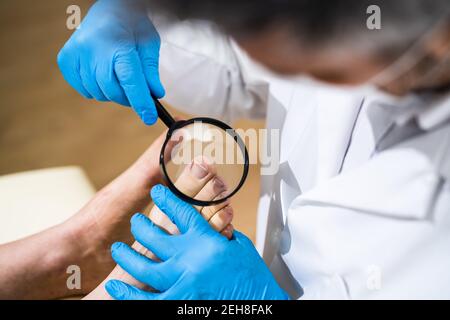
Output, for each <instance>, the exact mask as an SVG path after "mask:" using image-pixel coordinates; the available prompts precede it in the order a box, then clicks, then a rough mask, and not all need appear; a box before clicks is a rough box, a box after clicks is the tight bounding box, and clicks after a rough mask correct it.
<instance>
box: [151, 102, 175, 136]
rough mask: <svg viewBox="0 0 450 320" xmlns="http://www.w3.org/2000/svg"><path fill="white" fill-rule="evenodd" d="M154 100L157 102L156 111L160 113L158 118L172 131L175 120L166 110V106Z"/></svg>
mask: <svg viewBox="0 0 450 320" xmlns="http://www.w3.org/2000/svg"><path fill="white" fill-rule="evenodd" d="M152 98H153V101H154V102H155V106H156V111H157V112H158V117H159V119H161V121H162V122H163V123H164V124H165V125H166V126H167V128H169V129H170V127H172V126H173V124H174V123H175V119H174V118H173V117H172V116H171V115H170V113H169V111H167V110H166V108H164V106H163V105H162V104H161V102H159V100H158V99H156V98H154V97H152Z"/></svg>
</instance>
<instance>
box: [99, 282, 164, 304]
mask: <svg viewBox="0 0 450 320" xmlns="http://www.w3.org/2000/svg"><path fill="white" fill-rule="evenodd" d="M105 289H106V291H107V292H108V294H109V295H110V296H111V297H112V298H113V299H115V300H155V299H157V298H158V296H159V295H160V294H159V293H152V292H147V291H144V290H141V289H138V288H136V287H134V286H130V285H129V284H127V283H125V282H122V281H119V280H110V281H108V282H106V284H105Z"/></svg>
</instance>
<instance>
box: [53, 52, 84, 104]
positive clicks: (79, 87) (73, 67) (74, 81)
mask: <svg viewBox="0 0 450 320" xmlns="http://www.w3.org/2000/svg"><path fill="white" fill-rule="evenodd" d="M70 52H71V49H70V48H68V47H67V45H66V46H64V48H62V49H61V51H60V52H59V53H58V58H57V62H58V66H59V69H60V70H61V73H62V75H63V77H64V79H65V80H66V81H67V82H68V83H69V84H70V85H71V86H72V87H73V88H74V89H75V90H76V91H77V92H78V93H79V94H81V95H82V96H83V97H85V98H86V99H92V96H91V94H90V93H89V92H88V91H87V90H86V88H85V87H84V86H83V83H82V81H81V77H80V72H79V70H80V61H79V57H78V55H72V54H71V53H70Z"/></svg>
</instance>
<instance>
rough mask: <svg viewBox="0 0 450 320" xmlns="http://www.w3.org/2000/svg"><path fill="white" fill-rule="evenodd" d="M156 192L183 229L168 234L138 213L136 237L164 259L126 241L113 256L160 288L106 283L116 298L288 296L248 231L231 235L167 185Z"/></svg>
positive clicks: (115, 247) (134, 220)
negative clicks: (139, 250) (212, 224)
mask: <svg viewBox="0 0 450 320" xmlns="http://www.w3.org/2000/svg"><path fill="white" fill-rule="evenodd" d="M151 195H152V198H153V201H154V202H155V204H156V205H157V206H158V207H159V208H160V209H161V210H162V211H163V212H164V213H165V214H166V215H167V216H168V217H169V218H170V219H171V220H172V221H173V222H174V223H175V224H176V225H177V227H178V229H179V230H180V233H181V234H179V235H169V234H167V233H166V232H164V231H163V230H161V229H160V228H158V227H157V226H156V225H154V224H153V223H152V222H151V220H149V219H148V218H147V217H145V216H144V215H141V214H136V215H134V216H133V218H132V219H131V231H132V233H133V235H134V237H135V238H136V240H137V241H138V242H140V243H141V244H142V245H144V246H145V247H147V248H148V249H149V250H151V251H152V252H153V253H155V254H156V255H157V256H158V257H159V258H160V259H161V262H155V261H153V260H150V259H148V258H147V257H145V256H142V255H140V254H139V253H137V252H136V251H134V250H133V249H131V248H130V247H129V246H128V245H126V244H123V243H115V244H114V245H113V247H112V257H113V259H114V260H115V261H116V262H117V263H118V264H119V265H120V266H121V267H122V268H123V269H124V270H125V271H127V272H128V273H129V274H130V275H131V276H133V277H134V278H136V279H137V280H139V281H141V282H143V283H145V284H147V285H149V286H151V287H152V288H155V289H156V290H157V291H158V292H157V293H154V292H147V291H143V290H140V289H138V288H136V287H133V286H130V285H128V284H126V283H123V282H121V281H118V280H112V281H109V282H107V283H106V290H107V291H108V293H109V294H110V295H111V296H112V297H113V298H115V299H120V300H128V299H152V300H153V299H174V300H184V299H217V300H223V299H225V300H229V299H251V300H259V299H288V295H287V294H286V293H285V292H284V291H283V289H281V288H280V287H279V286H278V284H277V283H276V281H275V279H274V277H273V275H272V274H271V273H270V271H269V269H268V268H267V266H266V265H265V263H264V261H263V260H262V259H261V257H260V256H259V254H258V252H257V251H256V249H255V247H254V246H253V244H252V242H251V241H250V240H249V239H248V238H247V237H246V236H245V235H243V234H242V233H240V232H238V231H236V232H235V233H234V237H233V238H232V239H231V240H228V239H227V238H226V237H224V236H222V235H221V234H219V233H217V232H216V231H215V230H213V229H212V228H211V227H210V226H209V224H208V223H207V222H206V220H204V219H203V218H202V216H201V215H200V214H199V213H198V212H197V211H196V210H195V209H194V208H193V207H192V206H191V205H189V204H187V203H185V202H184V201H182V200H180V199H178V198H177V197H176V196H175V195H174V194H172V193H171V192H170V191H169V190H168V189H167V188H166V187H163V186H161V185H158V186H155V187H154V188H153V189H152V192H151Z"/></svg>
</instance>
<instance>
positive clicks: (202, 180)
mask: <svg viewBox="0 0 450 320" xmlns="http://www.w3.org/2000/svg"><path fill="white" fill-rule="evenodd" d="M175 185H176V187H177V188H178V189H179V190H180V191H181V192H183V193H184V194H186V195H188V196H192V197H196V198H201V199H202V200H206V201H208V200H213V199H215V198H216V197H218V196H219V195H220V194H222V193H223V192H226V186H225V184H224V183H223V182H222V181H221V179H220V178H219V177H217V176H216V175H215V171H214V167H213V166H211V165H209V164H208V163H207V162H206V161H204V160H203V159H202V158H197V159H196V160H195V161H194V162H193V163H192V164H191V165H188V166H186V168H185V169H184V170H183V172H182V173H181V175H180V177H179V178H178V180H177V181H176V183H175ZM197 210H198V211H199V212H200V213H201V214H202V216H203V217H204V218H205V219H206V220H208V221H209V223H210V224H211V226H212V227H213V228H214V229H216V230H217V231H218V232H221V233H222V234H223V235H224V236H226V237H228V238H231V236H232V234H233V226H232V224H231V220H232V218H233V210H232V208H231V206H230V204H229V202H228V201H226V202H224V203H221V204H218V205H215V206H210V207H197ZM149 217H150V219H152V221H153V222H154V223H155V224H157V225H158V226H160V227H161V228H163V229H165V230H166V231H168V232H170V233H172V234H175V233H178V229H177V228H176V226H175V225H174V224H173V223H172V222H171V221H170V220H169V219H168V218H167V217H166V216H165V215H164V214H163V213H162V212H161V211H160V210H159V209H158V208H157V207H156V206H154V207H153V208H152V209H151V211H150V214H149ZM132 247H133V248H134V249H135V250H136V251H138V252H140V253H141V254H145V255H146V256H148V257H149V258H151V259H156V257H155V256H154V255H153V254H152V253H151V252H150V251H148V250H147V249H146V248H144V247H143V246H142V245H140V244H139V243H138V242H135V243H134V244H133V245H132ZM111 279H117V280H122V281H124V282H127V283H129V284H131V285H134V286H137V287H139V288H143V289H148V288H146V286H145V285H143V284H141V283H140V282H139V281H137V280H135V279H134V278H133V277H131V276H130V275H129V274H127V273H126V272H125V271H124V270H123V269H121V268H120V267H119V266H116V267H115V268H114V270H113V271H112V272H111V273H110V274H109V276H108V277H107V278H106V279H105V280H104V281H103V282H102V283H101V284H100V285H99V286H98V287H97V288H96V289H95V290H93V291H92V292H91V293H90V294H88V295H87V296H86V297H85V299H88V300H104V299H111V297H110V296H109V295H108V293H107V292H106V290H105V289H104V284H105V283H106V281H108V280H111Z"/></svg>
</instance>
